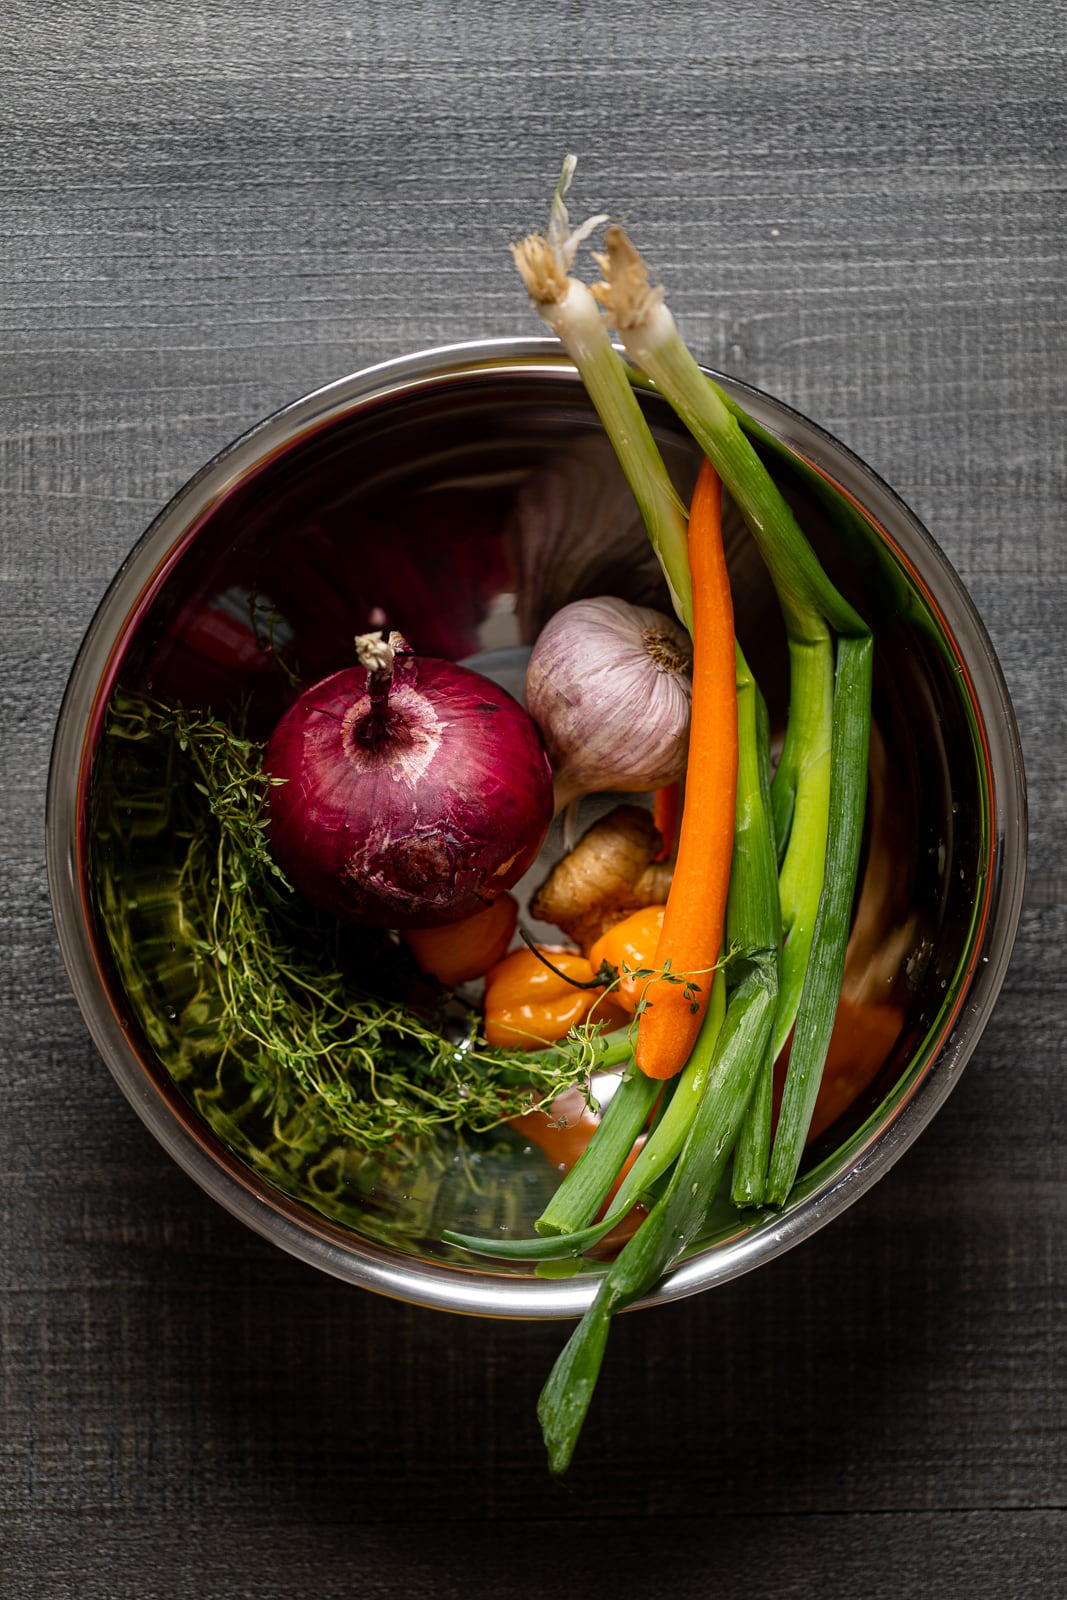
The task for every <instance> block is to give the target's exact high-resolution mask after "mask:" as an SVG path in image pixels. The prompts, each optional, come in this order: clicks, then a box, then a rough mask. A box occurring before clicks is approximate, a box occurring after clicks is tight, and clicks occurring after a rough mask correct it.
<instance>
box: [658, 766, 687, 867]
mask: <svg viewBox="0 0 1067 1600" xmlns="http://www.w3.org/2000/svg"><path fill="white" fill-rule="evenodd" d="M681 803H682V786H681V784H680V783H668V784H666V785H665V787H664V788H662V789H657V790H656V792H655V794H654V795H653V796H652V820H653V822H654V823H655V824H656V828H657V831H658V833H659V836H660V838H661V839H662V841H663V843H662V844H661V845H660V848H659V853H658V854H657V856H656V860H657V861H669V860H670V859H671V855H672V853H673V851H674V837H675V834H676V833H677V832H678V812H679V810H680V809H681Z"/></svg>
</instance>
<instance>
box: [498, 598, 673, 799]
mask: <svg viewBox="0 0 1067 1600" xmlns="http://www.w3.org/2000/svg"><path fill="white" fill-rule="evenodd" d="M692 661H693V649H692V643H691V641H690V638H689V635H688V633H687V632H686V630H685V629H684V628H683V627H682V626H681V625H680V624H679V623H678V622H676V621H675V620H674V619H673V618H672V617H667V616H664V615H663V613H662V612H660V611H654V610H652V609H650V608H649V607H647V606H635V605H631V604H630V603H629V601H627V600H619V599H616V598H615V597H614V596H608V595H604V596H599V597H597V598H596V599H591V600H575V601H572V602H571V604H569V605H566V606H563V607H561V609H560V610H559V611H557V612H556V614H555V616H553V617H552V618H550V620H549V621H548V622H547V623H546V624H545V626H544V628H543V629H542V630H541V633H540V634H539V636H538V638H537V642H536V643H535V645H534V648H533V653H532V654H531V656H530V661H529V664H528V666H527V668H526V705H527V709H528V710H529V713H530V715H531V716H532V717H533V719H534V721H535V722H536V723H537V726H538V728H539V729H540V731H541V737H542V739H543V740H544V742H545V747H546V749H547V750H548V755H549V760H550V761H551V763H552V774H553V782H554V789H555V805H556V810H557V811H562V810H564V809H565V808H566V807H567V806H569V805H570V804H571V802H572V801H574V800H577V799H578V798H579V797H580V796H582V795H585V794H599V793H605V792H609V791H619V792H621V793H638V792H643V791H645V790H651V789H660V788H664V787H665V786H666V785H667V784H670V783H675V782H676V781H677V780H678V779H679V778H682V777H684V775H685V765H686V757H687V755H688V749H689V708H690V701H691V695H692V684H691V681H690V673H691V669H692Z"/></svg>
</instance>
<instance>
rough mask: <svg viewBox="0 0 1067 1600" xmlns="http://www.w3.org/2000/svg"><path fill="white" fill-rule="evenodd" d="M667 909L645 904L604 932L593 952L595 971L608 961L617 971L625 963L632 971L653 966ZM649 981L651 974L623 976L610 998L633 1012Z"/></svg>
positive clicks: (590, 962)
mask: <svg viewBox="0 0 1067 1600" xmlns="http://www.w3.org/2000/svg"><path fill="white" fill-rule="evenodd" d="M664 910H665V907H664V906H642V908H641V910H640V911H631V913H630V915H629V916H628V917H624V918H623V920H622V921H621V922H616V924H615V926H614V927H612V928H609V929H608V930H607V932H606V933H602V934H601V935H600V938H599V939H598V940H597V941H596V943H595V944H594V946H593V948H592V949H591V950H590V952H589V965H590V966H591V967H592V969H593V971H594V972H599V971H600V969H601V967H602V966H603V965H604V963H605V962H607V964H608V966H609V967H614V968H615V970H616V971H617V972H621V971H622V968H623V966H624V965H625V966H626V967H628V968H629V970H630V971H631V972H636V971H639V970H640V969H641V968H642V967H651V966H652V964H653V961H654V960H655V955H656V946H657V945H658V944H659V936H660V933H661V932H662V930H663V912H664ZM647 983H648V979H647V978H633V977H629V978H628V977H625V976H624V977H620V979H619V983H618V986H617V987H616V988H614V989H612V991H611V994H610V996H609V998H610V999H612V1000H614V1001H616V1002H617V1004H618V1005H620V1006H622V1007H623V1008H624V1009H625V1010H626V1011H627V1013H628V1014H629V1015H630V1016H633V1014H634V1011H635V1010H636V1009H637V1002H638V1001H639V1000H640V998H641V995H642V993H643V992H644V989H645V986H646V984H647Z"/></svg>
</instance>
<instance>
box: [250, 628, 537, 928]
mask: <svg viewBox="0 0 1067 1600" xmlns="http://www.w3.org/2000/svg"><path fill="white" fill-rule="evenodd" d="M371 677H372V674H370V673H368V671H367V669H366V668H364V667H362V666H358V667H349V668H345V669H344V670H342V671H340V672H336V673H334V674H333V675H332V676H331V677H329V678H325V679H323V680H322V682H320V683H318V684H316V685H314V686H313V687H312V688H310V689H308V690H305V692H304V693H303V694H302V695H301V696H300V698H299V699H298V700H297V701H296V702H295V704H294V705H292V706H291V707H290V708H289V710H288V711H287V712H286V713H285V715H284V716H283V717H282V719H281V721H280V722H279V723H278V725H277V727H276V728H275V730H274V733H273V734H272V735H271V738H270V740H269V742H268V744H267V748H266V751H265V753H264V759H263V765H264V769H265V771H266V772H267V773H268V775H269V776H270V777H271V778H273V779H275V780H282V781H280V782H275V783H274V784H272V786H271V788H270V791H269V799H268V834H269V839H270V846H271V850H272V852H273V854H274V857H275V860H276V861H277V862H278V864H279V866H280V867H281V868H282V870H283V872H284V873H285V874H286V876H287V878H288V879H289V881H290V882H291V883H292V885H293V887H294V888H295V889H297V890H298V891H299V892H300V893H301V894H302V895H303V896H304V897H305V899H307V900H308V901H310V902H311V904H312V905H315V906H318V907H319V909H320V910H322V911H326V912H328V913H329V914H330V915H332V916H335V917H338V918H339V919H341V920H344V921H350V922H357V923H361V924H363V925H365V926H371V927H384V928H410V927H434V926H438V925H440V924H442V923H447V922H452V921H457V920H458V919H459V918H461V917H468V916H471V915H472V914H473V913H474V912H476V911H478V910H480V909H483V908H484V907H485V906H486V905H488V904H490V903H491V902H492V901H493V900H494V899H495V898H496V897H497V896H498V895H499V894H502V893H503V892H504V891H505V890H506V889H509V888H510V887H511V886H512V884H514V883H515V882H517V880H518V879H519V878H520V877H521V876H522V874H523V873H524V872H525V871H526V869H527V868H528V867H529V866H530V865H531V864H532V862H533V860H534V858H535V856H536V855H537V852H538V850H539V849H540V847H541V844H542V842H543V840H544V836H545V834H546V832H547V830H548V826H549V824H550V822H551V820H552V810H553V806H552V771H551V767H550V765H549V760H548V756H547V754H546V752H545V749H544V746H543V744H542V742H541V739H540V736H539V734H538V731H537V729H536V727H535V725H534V724H533V722H532V721H531V719H530V718H529V717H528V716H527V714H526V712H525V711H524V710H523V708H522V707H521V706H520V705H519V704H518V702H517V701H515V700H513V699H512V697H511V696H510V695H509V694H507V693H506V692H505V690H503V689H500V688H498V687H497V685H496V684H494V683H492V682H490V680H489V679H488V678H484V677H482V676H481V674H479V673H476V672H472V671H470V670H469V669H468V668H465V667H459V666H456V665H454V664H453V663H452V662H448V661H438V660H434V659H431V658H428V657H419V656H414V655H411V654H404V655H397V657H396V660H395V662H394V663H393V667H392V680H391V682H390V683H389V688H388V696H387V698H386V700H385V703H384V704H385V709H384V713H382V714H381V715H378V716H375V715H374V714H373V707H372V696H371V693H370V689H369V685H370V680H371Z"/></svg>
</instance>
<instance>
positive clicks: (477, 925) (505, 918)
mask: <svg viewBox="0 0 1067 1600" xmlns="http://www.w3.org/2000/svg"><path fill="white" fill-rule="evenodd" d="M518 919H519V906H518V902H517V900H516V899H515V897H514V895H510V894H502V895H499V896H498V897H497V898H496V899H495V900H494V901H493V903H492V905H489V906H486V908H485V910H484V911H476V912H475V913H474V915H473V916H472V917H464V918H463V919H462V921H460V922H448V923H445V925H444V926H443V927H439V928H408V929H407V930H406V931H405V932H404V933H403V934H402V935H401V938H402V939H403V940H404V943H405V944H406V945H407V947H408V949H409V950H410V951H411V953H412V955H413V956H414V957H415V960H416V961H417V962H418V964H419V967H420V968H421V970H422V971H423V972H425V973H427V974H428V976H429V977H431V978H436V979H437V981H438V983H443V984H446V985H447V986H448V987H449V988H451V987H452V985H453V984H457V983H468V982H469V981H470V979H471V978H481V977H484V976H485V974H486V973H487V972H488V971H489V968H490V967H494V966H496V964H497V962H498V961H500V960H501V958H502V957H503V955H504V953H505V951H506V950H507V947H508V945H509V944H510V943H511V937H512V934H513V933H514V932H515V924H516V922H517V921H518Z"/></svg>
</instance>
